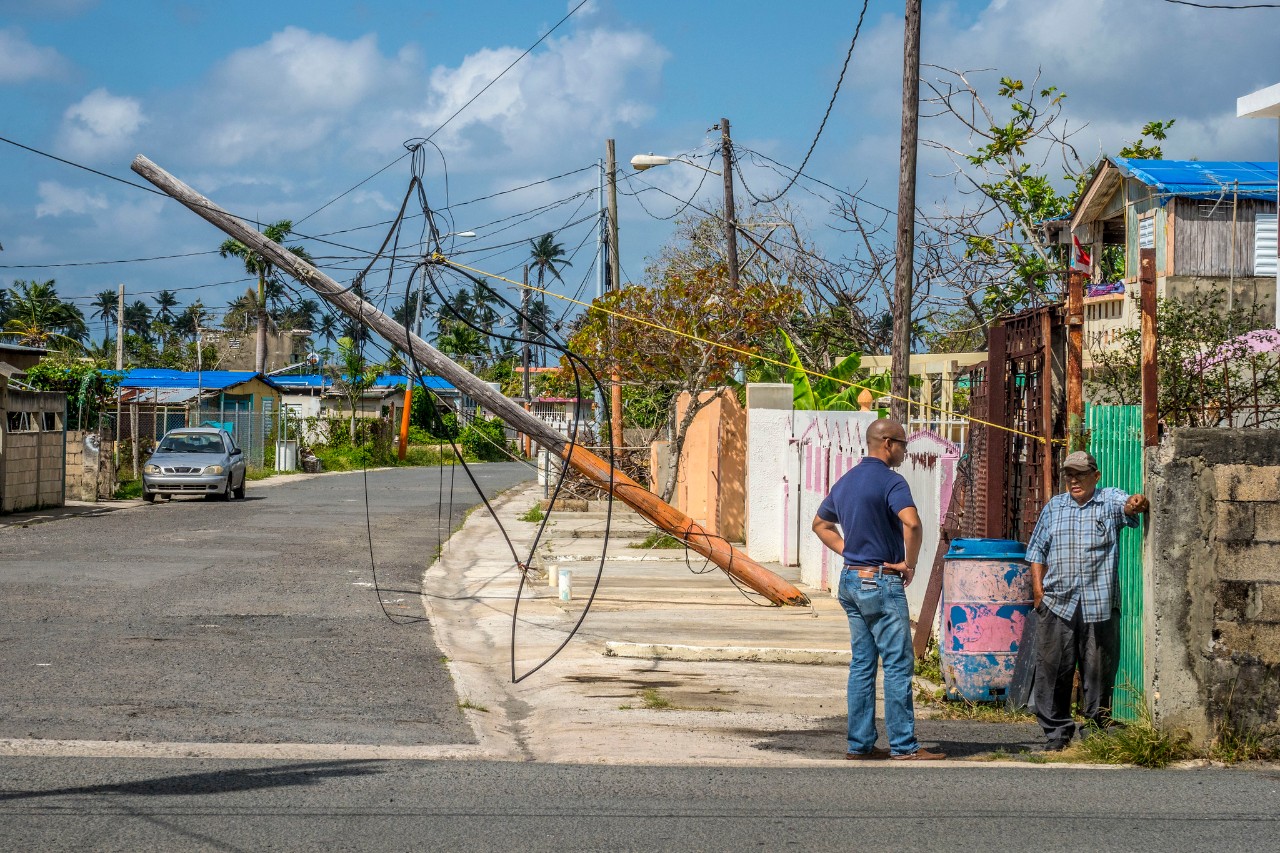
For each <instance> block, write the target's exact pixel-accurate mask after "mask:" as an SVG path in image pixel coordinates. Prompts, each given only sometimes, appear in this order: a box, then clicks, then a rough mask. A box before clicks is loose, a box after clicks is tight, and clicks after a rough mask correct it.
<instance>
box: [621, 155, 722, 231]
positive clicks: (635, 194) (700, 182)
mask: <svg viewBox="0 0 1280 853" xmlns="http://www.w3.org/2000/svg"><path fill="white" fill-rule="evenodd" d="M712 156H714V155H712ZM709 174H711V172H710V170H706V169H704V170H703V172H702V177H701V178H699V179H698V186H697V187H695V188H694V190H693V194H692V195H690V196H689V199H688V201H686V202H685V203H684V204H682V205H680V207H679V208H677V209H676V212H675V213H673V214H671V215H670V216H659V215H658V214H656V213H654V212H653V211H652V210H650V209H649V208H647V207H645V203H644V201H642V200H641V198H640V193H639V192H631V193H629V195H631V196H632V197H633V198H635V200H636V203H637V204H639V205H640V209H641V210H643V211H644V212H645V213H647V214H649V215H650V216H652V217H653V218H654V219H659V220H667V219H675V218H676V217H677V216H679V215H680V214H682V213H684V212H685V211H686V210H688V209H689V206H690V205H691V204H693V200H694V199H695V198H697V197H698V193H700V192H702V185H703V184H704V183H706V181H707V175H709ZM622 179H623V180H624V181H626V182H627V186H629V187H630V186H631V175H623V176H622ZM632 189H633V190H635V188H634V187H632Z"/></svg>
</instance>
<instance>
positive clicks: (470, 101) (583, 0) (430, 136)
mask: <svg viewBox="0 0 1280 853" xmlns="http://www.w3.org/2000/svg"><path fill="white" fill-rule="evenodd" d="M587 2H588V0H581V2H580V3H578V5H577V6H574V7H573V8H572V9H570V10H569V13H568V14H567V15H565V16H564V17H563V18H561V19H560V20H559V21H557V22H556V25H555V26H554V27H552V28H551V29H549V30H547V31H546V32H545V33H543V34H542V36H541V37H540V38H539V39H538V40H537V41H535V42H534V43H533V44H531V45H529V47H528V49H526V50H525V52H524V53H522V54H520V55H519V56H517V57H516V58H515V59H514V60H513V61H512V62H511V64H510V65H508V66H507V67H506V68H504V69H502V71H501V72H499V73H498V76H497V77H494V78H493V79H492V80H490V81H489V82H488V83H486V84H485V85H484V88H483V89H481V90H480V91H479V92H476V93H475V94H474V95H472V96H471V98H470V99H468V100H467V102H466V103H465V104H463V105H462V106H460V107H458V109H456V110H455V111H454V113H453V115H451V116H449V117H448V118H447V119H445V120H444V122H442V123H441V124H440V126H439V127H437V128H436V129H435V130H433V131H431V133H429V134H428V135H427V136H426V139H425V140H424V141H426V142H430V141H431V140H432V139H434V138H435V135H436V134H437V133H439V132H440V131H442V130H444V129H445V127H446V126H447V125H448V124H449V122H451V121H453V120H454V119H455V118H457V117H458V115H459V113H461V112H462V111H463V110H465V109H466V108H467V107H469V106H471V105H472V104H473V103H474V102H475V100H476V99H477V98H479V97H480V96H481V95H483V94H484V93H485V92H487V91H489V88H490V87H491V86H493V84H494V83H497V82H498V81H499V80H501V79H502V78H503V76H505V75H506V73H507V72H508V71H510V70H511V69H512V68H515V67H516V63H518V62H520V60H522V59H524V58H525V57H526V56H528V55H529V54H530V53H532V52H533V49H534V48H535V47H537V46H538V45H540V44H542V43H543V42H544V41H546V40H547V37H548V36H549V35H551V34H552V33H554V32H555V31H556V30H558V29H559V28H560V25H561V24H563V23H564V22H565V21H567V20H569V19H570V18H572V17H573V15H574V13H575V12H577V11H578V10H579V9H581V8H582V7H583V6H585V5H587ZM412 153H413V152H412V151H406V152H405V153H404V154H401V155H400V156H399V157H397V158H396V159H394V160H392V161H391V162H390V163H388V164H387V165H385V166H383V167H382V168H381V169H379V170H378V171H376V172H374V173H373V174H372V175H370V176H369V177H367V178H365V179H364V180H363V181H361V182H360V183H358V184H356V185H355V186H354V187H351V188H350V189H348V190H344V191H343V192H342V193H341V194H339V195H336V196H334V197H333V198H331V199H329V200H328V201H326V202H325V203H324V204H322V205H320V206H319V207H318V208H316V209H315V210H313V211H311V212H310V213H308V214H307V215H306V216H304V217H302V218H301V219H299V220H298V224H302V223H303V222H306V221H307V220H308V219H310V218H311V217H313V216H315V215H316V214H317V213H319V212H320V211H322V210H324V209H325V208H326V207H328V206H329V205H331V204H333V203H334V202H335V201H337V200H338V199H340V198H342V197H343V196H345V195H347V194H348V193H351V192H354V191H355V190H357V189H359V188H360V187H362V186H364V185H365V184H367V183H368V182H369V181H371V180H373V179H374V178H376V177H377V176H378V175H381V174H382V173H383V172H385V171H386V170H387V169H390V168H391V167H392V166H394V165H395V164H397V163H399V162H400V161H401V160H403V159H404V158H405V157H408V156H410V155H411V154H412Z"/></svg>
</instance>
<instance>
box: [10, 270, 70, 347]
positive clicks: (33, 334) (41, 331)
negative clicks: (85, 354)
mask: <svg viewBox="0 0 1280 853" xmlns="http://www.w3.org/2000/svg"><path fill="white" fill-rule="evenodd" d="M5 301H6V302H7V303H8V307H7V308H6V310H5V317H6V319H5V322H4V334H5V335H7V336H10V337H13V338H15V339H16V340H17V341H18V343H19V344H22V345H24V346H34V347H47V346H49V344H50V342H51V341H53V340H55V339H61V340H66V341H71V342H74V343H76V344H78V345H80V347H81V348H83V343H82V341H84V339H85V338H86V337H87V336H88V334H89V330H88V328H87V327H86V326H85V323H84V314H82V313H81V312H80V309H79V308H77V307H76V306H74V305H72V304H71V303H69V302H63V301H62V300H61V299H60V298H59V297H58V289H57V286H56V285H55V284H54V280H53V279H49V280H48V281H43V282H40V281H21V280H18V281H15V282H14V283H13V287H11V288H9V293H8V296H7V299H6V300H5Z"/></svg>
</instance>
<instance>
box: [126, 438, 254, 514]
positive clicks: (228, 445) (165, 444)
mask: <svg viewBox="0 0 1280 853" xmlns="http://www.w3.org/2000/svg"><path fill="white" fill-rule="evenodd" d="M247 474H248V471H247V466H246V464H245V461H244V453H243V452H242V451H241V450H240V448H239V447H237V446H236V442H235V439H233V438H232V437H231V435H230V434H229V433H227V431H226V430H221V429H215V428H213V427H188V428H185V429H174V430H169V432H167V433H165V436H164V438H163V439H161V440H160V445H159V446H158V447H156V451H155V453H153V454H151V458H149V459H148V460H147V464H145V465H143V466H142V499H143V500H145V501H148V502H150V501H154V500H155V499H156V496H157V495H159V496H160V497H165V498H168V497H171V496H172V495H175V494H180V495H197V494H198V495H204V496H205V497H207V498H213V499H217V500H224V501H225V500H230V499H231V498H232V496H235V497H237V498H243V497H244V482H245V477H246V475H247Z"/></svg>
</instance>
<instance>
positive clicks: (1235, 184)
mask: <svg viewBox="0 0 1280 853" xmlns="http://www.w3.org/2000/svg"><path fill="white" fill-rule="evenodd" d="M1113 162H1114V163H1115V164H1116V167H1117V168H1119V169H1120V171H1121V172H1122V173H1123V174H1124V175H1125V177H1129V178H1133V179H1134V180H1137V181H1141V182H1142V183H1144V184H1146V185H1147V186H1150V187H1155V188H1156V189H1158V190H1160V191H1161V192H1164V193H1169V194H1170V195H1189V196H1214V197H1217V196H1219V195H1227V196H1230V195H1231V194H1233V193H1238V194H1239V197H1240V198H1258V199H1265V200H1269V201H1274V200H1275V198H1276V164H1275V163H1267V162H1251V161H1245V160H1129V159H1126V158H1124V157H1115V158H1113Z"/></svg>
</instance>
